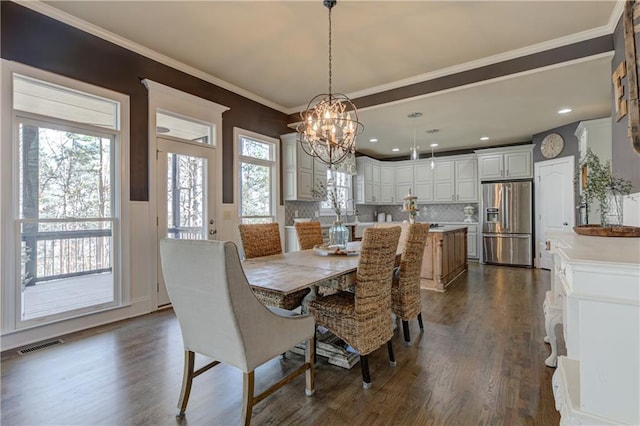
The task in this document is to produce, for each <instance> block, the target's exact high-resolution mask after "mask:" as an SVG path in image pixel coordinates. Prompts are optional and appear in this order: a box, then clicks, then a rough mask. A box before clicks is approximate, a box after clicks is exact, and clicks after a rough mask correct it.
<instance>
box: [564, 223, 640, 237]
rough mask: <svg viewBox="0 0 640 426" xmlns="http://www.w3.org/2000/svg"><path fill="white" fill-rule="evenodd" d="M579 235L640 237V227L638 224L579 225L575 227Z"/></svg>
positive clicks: (574, 229)
mask: <svg viewBox="0 0 640 426" xmlns="http://www.w3.org/2000/svg"><path fill="white" fill-rule="evenodd" d="M573 231H574V232H575V233H576V234H578V235H588V236H591V237H640V227H637V226H607V227H604V228H603V227H602V226H600V225H578V226H574V227H573Z"/></svg>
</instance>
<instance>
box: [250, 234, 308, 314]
mask: <svg viewBox="0 0 640 426" xmlns="http://www.w3.org/2000/svg"><path fill="white" fill-rule="evenodd" d="M238 229H239V230H240V240H241V241H242V249H243V251H244V258H245V259H253V258H256V257H262V256H271V255H273V254H281V253H282V242H281V240H280V227H279V226H278V224H277V223H256V224H241V225H238ZM252 289H253V292H254V293H255V295H256V297H257V298H258V299H259V300H260V301H261V302H262V303H264V304H265V305H267V306H275V307H277V308H282V309H288V310H291V309H295V308H296V307H298V306H300V304H301V303H302V299H304V297H305V296H306V295H307V294H308V293H309V290H308V289H304V290H300V291H296V292H294V293H291V294H287V295H286V296H282V295H280V294H277V293H273V292H270V291H267V290H263V289H257V288H252Z"/></svg>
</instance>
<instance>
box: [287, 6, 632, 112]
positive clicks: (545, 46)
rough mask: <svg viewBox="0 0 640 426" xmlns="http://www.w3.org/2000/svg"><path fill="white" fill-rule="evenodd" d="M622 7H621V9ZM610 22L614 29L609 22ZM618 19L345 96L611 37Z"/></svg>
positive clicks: (429, 78) (421, 80) (301, 108)
mask: <svg viewBox="0 0 640 426" xmlns="http://www.w3.org/2000/svg"><path fill="white" fill-rule="evenodd" d="M621 3H623V2H618V3H616V10H614V13H612V16H613V15H614V14H615V13H617V9H618V8H619V7H618V6H619V5H620V4H621ZM623 8H624V7H623ZM623 8H621V9H620V13H619V14H621V13H622V10H623ZM612 22H613V26H612V24H611V23H612ZM616 23H617V20H613V19H610V20H609V23H608V24H607V25H603V26H601V27H597V28H593V29H590V30H587V31H582V32H579V33H575V34H571V35H568V36H565V37H560V38H556V39H554V40H549V41H545V42H542V43H538V44H534V45H531V46H527V47H523V48H520V49H515V50H511V51H509V52H504V53H499V54H497V55H493V56H487V57H485V58H481V59H478V60H475V61H471V62H466V63H464V64H458V65H454V66H451V67H447V68H442V69H439V70H436V71H432V72H428V73H425V74H420V75H416V76H413V77H408V78H405V79H402V80H397V81H394V82H391V83H385V84H382V85H379V86H374V87H370V88H368V89H364V90H360V91H357V92H352V93H348V94H347V96H348V97H349V98H350V99H357V98H361V97H364V96H369V95H374V94H376V93H380V92H385V91H388V90H393V89H398V88H400V87H405V86H410V85H412V84H417V83H422V82H425V81H429V80H434V79H437V78H441V77H446V76H448V75H452V74H458V73H461V72H465V71H470V70H473V69H477V68H482V67H485V66H489V65H493V64H497V63H500V62H505V61H509V60H512V59H517V58H520V57H524V56H527V55H532V54H535V53H541V52H544V51H547V50H552V49H556V48H559V47H563V46H567V45H570V44H574V43H579V42H581V41H586V40H591V39H594V38H597V37H601V36H604V35H609V34H612V33H613V31H614V30H615V25H616ZM612 28H613V29H612ZM305 107H306V105H305V106H302V105H301V106H298V107H296V108H292V109H290V110H289V111H288V112H287V113H288V114H294V113H296V112H299V111H302V110H303V109H304V108H305Z"/></svg>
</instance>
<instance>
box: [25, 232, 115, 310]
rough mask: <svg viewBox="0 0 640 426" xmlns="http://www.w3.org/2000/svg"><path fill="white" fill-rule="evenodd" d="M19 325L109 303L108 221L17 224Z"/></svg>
mask: <svg viewBox="0 0 640 426" xmlns="http://www.w3.org/2000/svg"><path fill="white" fill-rule="evenodd" d="M20 240H21V242H22V262H21V265H22V268H21V271H22V274H21V277H22V282H21V291H22V307H21V314H22V320H29V319H33V318H39V317H43V316H48V315H54V314H59V313H62V312H67V311H72V310H77V309H82V308H86V307H89V306H95V305H102V304H109V303H112V302H113V301H114V300H115V291H114V277H113V229H112V224H111V221H79V222H47V223H23V224H22V225H21V235H20Z"/></svg>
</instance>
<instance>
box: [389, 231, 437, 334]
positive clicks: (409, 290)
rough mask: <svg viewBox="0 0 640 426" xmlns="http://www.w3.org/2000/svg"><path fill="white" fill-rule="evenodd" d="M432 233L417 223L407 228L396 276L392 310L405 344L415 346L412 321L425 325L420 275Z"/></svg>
mask: <svg viewBox="0 0 640 426" xmlns="http://www.w3.org/2000/svg"><path fill="white" fill-rule="evenodd" d="M428 233H429V224H428V223H414V224H410V225H409V226H408V227H407V233H406V239H405V244H404V248H403V249H402V258H401V260H400V271H399V274H397V275H394V278H393V285H392V286H391V309H392V310H393V313H395V314H396V316H397V317H398V318H400V320H401V321H402V330H403V332H404V341H405V343H409V342H411V336H410V333H409V320H412V319H413V318H416V317H417V318H418V324H419V326H420V330H424V325H423V324H422V299H421V297H420V271H421V269H422V259H423V257H424V246H425V244H426V242H427V234H428Z"/></svg>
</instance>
